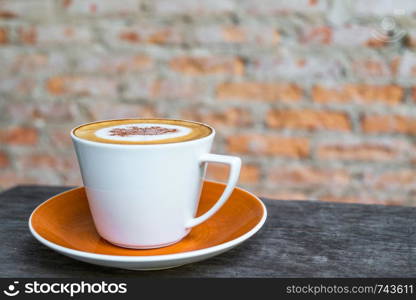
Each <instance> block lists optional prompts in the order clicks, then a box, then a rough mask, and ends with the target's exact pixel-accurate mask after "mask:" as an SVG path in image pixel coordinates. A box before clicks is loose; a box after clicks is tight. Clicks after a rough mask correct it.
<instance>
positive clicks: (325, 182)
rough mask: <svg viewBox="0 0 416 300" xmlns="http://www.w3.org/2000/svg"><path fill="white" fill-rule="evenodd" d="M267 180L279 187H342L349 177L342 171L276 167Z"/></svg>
mask: <svg viewBox="0 0 416 300" xmlns="http://www.w3.org/2000/svg"><path fill="white" fill-rule="evenodd" d="M268 180H269V181H270V182H272V183H275V184H278V185H279V186H297V187H298V186H332V185H334V186H344V185H347V184H348V183H349V182H350V175H349V174H348V172H347V171H345V170H342V169H324V168H316V167H308V166H293V167H285V166H278V167H274V168H272V169H271V170H270V172H269V176H268Z"/></svg>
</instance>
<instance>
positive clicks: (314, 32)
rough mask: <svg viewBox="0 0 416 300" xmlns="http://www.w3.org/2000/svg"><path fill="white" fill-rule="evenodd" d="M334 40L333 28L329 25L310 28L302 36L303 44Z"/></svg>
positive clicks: (323, 42)
mask: <svg viewBox="0 0 416 300" xmlns="http://www.w3.org/2000/svg"><path fill="white" fill-rule="evenodd" d="M331 42H332V29H331V27H329V26H318V27H312V28H308V29H307V30H306V31H305V32H304V33H303V34H302V36H301V37H300V43H303V44H324V45H328V44H330V43H331Z"/></svg>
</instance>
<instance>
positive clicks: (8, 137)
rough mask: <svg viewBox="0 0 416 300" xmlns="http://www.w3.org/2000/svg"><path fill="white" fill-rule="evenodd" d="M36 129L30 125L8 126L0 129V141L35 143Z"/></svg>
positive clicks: (36, 138)
mask: <svg viewBox="0 0 416 300" xmlns="http://www.w3.org/2000/svg"><path fill="white" fill-rule="evenodd" d="M38 139H39V136H38V131H37V130H36V129H35V128H32V127H23V126H19V127H10V128H5V129H2V130H1V131H0V141H2V142H3V143H5V144H9V145H35V144H37V142H38Z"/></svg>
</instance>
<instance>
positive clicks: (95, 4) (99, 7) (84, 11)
mask: <svg viewBox="0 0 416 300" xmlns="http://www.w3.org/2000/svg"><path fill="white" fill-rule="evenodd" d="M62 4H63V8H64V9H65V11H66V12H67V13H68V14H71V15H87V16H94V15H106V16H109V15H120V16H124V15H130V14H134V13H137V12H138V11H139V3H138V2H137V1H136V0H123V1H119V0H106V1H97V0H65V1H63V3H62Z"/></svg>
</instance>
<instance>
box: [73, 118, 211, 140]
mask: <svg viewBox="0 0 416 300" xmlns="http://www.w3.org/2000/svg"><path fill="white" fill-rule="evenodd" d="M211 133H212V129H211V128H210V127H208V126H205V125H203V124H200V123H195V122H190V121H182V120H169V119H126V120H112V121H102V122H96V123H90V124H86V125H82V126H80V127H78V128H76V129H75V130H74V135H75V136H77V137H79V138H82V139H86V140H89V141H94V142H101V143H110V144H168V143H177V142H185V141H191V140H195V139H199V138H203V137H206V136H208V135H210V134H211Z"/></svg>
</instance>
